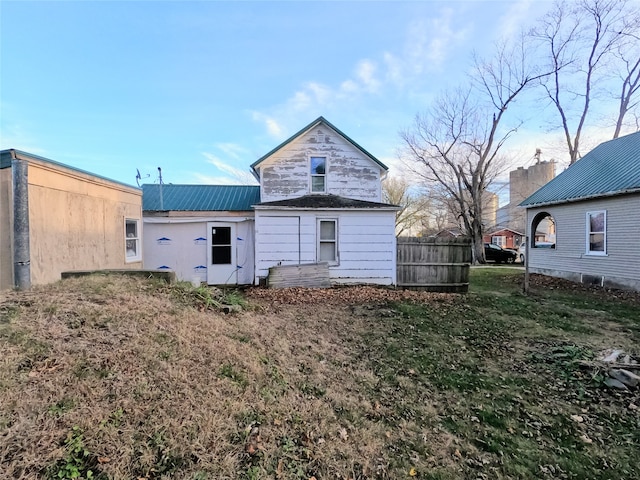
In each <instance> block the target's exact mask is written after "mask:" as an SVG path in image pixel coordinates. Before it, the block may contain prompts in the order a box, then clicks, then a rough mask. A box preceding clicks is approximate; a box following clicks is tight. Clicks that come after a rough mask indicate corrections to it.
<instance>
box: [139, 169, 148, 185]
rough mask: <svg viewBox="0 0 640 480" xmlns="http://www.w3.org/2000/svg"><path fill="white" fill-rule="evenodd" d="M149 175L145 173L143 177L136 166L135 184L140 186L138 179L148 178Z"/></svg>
mask: <svg viewBox="0 0 640 480" xmlns="http://www.w3.org/2000/svg"><path fill="white" fill-rule="evenodd" d="M150 176H151V175H149V174H147V175H145V176H144V177H143V176H142V175H140V170H138V169H137V168H136V184H138V187H140V180H142V179H143V178H149V177H150Z"/></svg>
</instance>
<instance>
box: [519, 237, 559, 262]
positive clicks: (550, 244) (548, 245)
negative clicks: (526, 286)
mask: <svg viewBox="0 0 640 480" xmlns="http://www.w3.org/2000/svg"><path fill="white" fill-rule="evenodd" d="M533 248H556V244H555V243H553V242H536V246H535V247H533ZM516 252H517V253H518V260H520V263H522V264H523V265H524V259H525V253H526V245H524V244H522V245H520V246H519V247H518V248H517V249H516Z"/></svg>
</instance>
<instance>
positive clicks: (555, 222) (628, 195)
mask: <svg viewBox="0 0 640 480" xmlns="http://www.w3.org/2000/svg"><path fill="white" fill-rule="evenodd" d="M520 206H521V207H525V208H526V212H527V215H526V218H527V235H528V238H529V245H528V249H529V255H528V257H529V270H530V271H531V272H532V273H541V274H544V275H550V276H556V277H563V278H567V279H570V280H573V281H577V282H582V283H589V284H596V285H601V286H606V287H614V288H624V289H631V290H640V132H638V133H633V134H630V135H626V136H624V137H620V138H617V139H614V140H610V141H608V142H604V143H602V144H600V145H599V146H598V147H596V148H595V149H593V150H592V151H591V152H589V153H588V154H587V155H585V156H584V157H583V158H582V159H580V160H579V161H577V162H576V163H575V164H573V165H571V166H570V167H569V168H567V170H565V171H564V172H562V173H561V174H560V175H558V176H557V177H556V178H554V179H553V180H551V181H550V182H549V183H547V184H546V185H544V186H543V187H542V188H540V189H539V190H537V191H536V192H535V193H533V194H532V195H531V196H530V197H528V198H527V199H525V200H524V201H523V202H522V203H520ZM541 224H545V225H547V226H548V230H547V231H548V232H549V235H548V238H546V239H545V241H544V242H540V241H539V239H536V236H535V235H532V234H531V232H536V231H537V230H539V227H540V226H541Z"/></svg>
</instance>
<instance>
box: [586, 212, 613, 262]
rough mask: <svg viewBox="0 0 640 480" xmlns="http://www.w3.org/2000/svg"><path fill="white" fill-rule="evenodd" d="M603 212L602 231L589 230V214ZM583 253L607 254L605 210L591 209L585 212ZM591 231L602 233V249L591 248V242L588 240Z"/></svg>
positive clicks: (596, 255)
mask: <svg viewBox="0 0 640 480" xmlns="http://www.w3.org/2000/svg"><path fill="white" fill-rule="evenodd" d="M600 213H602V214H604V231H603V232H592V231H591V216H593V215H598V214H600ZM585 221H586V222H585V223H586V225H585V230H586V235H585V237H586V238H585V255H589V256H595V257H606V256H607V255H608V254H607V211H606V210H592V211H590V212H587V213H586V215H585ZM593 233H602V234H603V235H604V242H603V243H604V251H602V252H600V251H597V250H591V242H590V241H589V239H590V236H591V234H593Z"/></svg>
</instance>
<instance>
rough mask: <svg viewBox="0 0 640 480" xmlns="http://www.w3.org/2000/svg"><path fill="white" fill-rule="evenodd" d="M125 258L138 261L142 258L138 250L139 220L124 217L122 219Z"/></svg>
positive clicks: (129, 260)
mask: <svg viewBox="0 0 640 480" xmlns="http://www.w3.org/2000/svg"><path fill="white" fill-rule="evenodd" d="M124 236H125V239H124V244H125V260H126V261H127V262H138V261H140V260H141V259H142V255H141V251H140V220H136V219H132V218H126V219H125V221H124Z"/></svg>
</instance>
